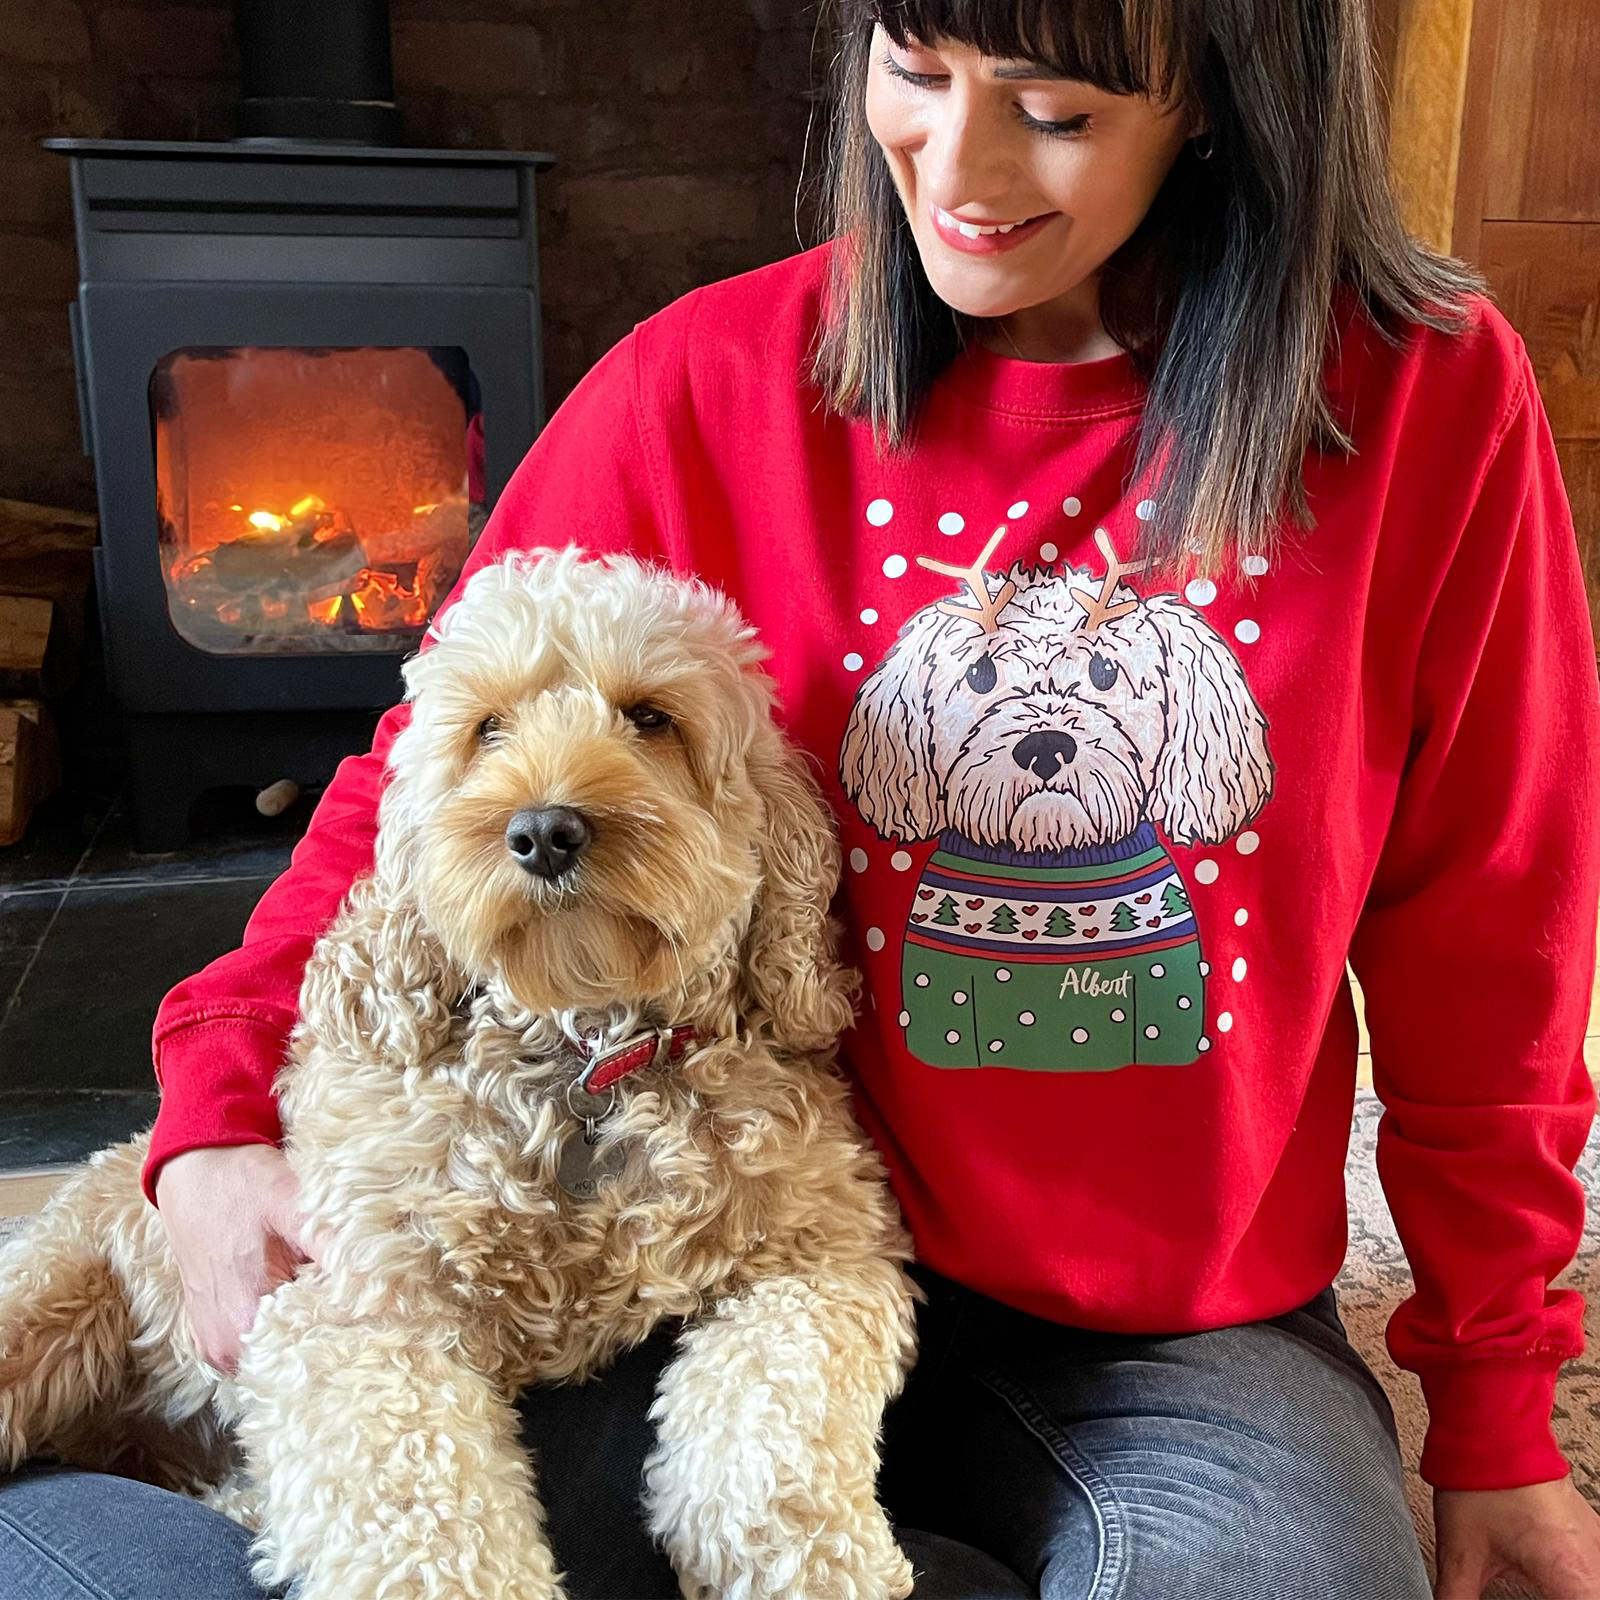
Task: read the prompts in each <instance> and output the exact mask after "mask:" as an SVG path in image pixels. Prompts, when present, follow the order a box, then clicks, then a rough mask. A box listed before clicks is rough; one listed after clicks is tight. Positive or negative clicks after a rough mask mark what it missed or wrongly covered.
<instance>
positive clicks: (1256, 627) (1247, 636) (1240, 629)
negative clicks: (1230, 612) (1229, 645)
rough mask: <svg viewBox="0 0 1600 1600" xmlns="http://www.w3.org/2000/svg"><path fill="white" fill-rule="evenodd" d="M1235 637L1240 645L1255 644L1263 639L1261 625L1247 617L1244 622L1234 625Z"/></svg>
mask: <svg viewBox="0 0 1600 1600" xmlns="http://www.w3.org/2000/svg"><path fill="white" fill-rule="evenodd" d="M1233 636H1234V638H1235V639H1237V640H1238V641H1239V643H1240V644H1254V643H1255V642H1256V640H1257V639H1259V638H1260V637H1261V624H1260V623H1259V622H1252V621H1251V620H1250V619H1249V617H1245V618H1244V619H1243V620H1242V621H1239V622H1236V623H1234V625H1233Z"/></svg>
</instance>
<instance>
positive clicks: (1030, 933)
mask: <svg viewBox="0 0 1600 1600" xmlns="http://www.w3.org/2000/svg"><path fill="white" fill-rule="evenodd" d="M1022 937H1023V938H1024V939H1037V938H1038V937H1039V930H1038V929H1037V928H1024V929H1023V930H1022Z"/></svg>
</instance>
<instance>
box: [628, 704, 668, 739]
mask: <svg viewBox="0 0 1600 1600" xmlns="http://www.w3.org/2000/svg"><path fill="white" fill-rule="evenodd" d="M623 715H624V716H625V717H626V718H627V719H628V721H629V722H631V723H632V724H633V725H634V727H636V728H641V729H644V730H645V731H646V732H652V733H653V732H654V731H655V730H656V729H657V728H670V727H671V726H672V718H671V717H669V716H668V715H667V713H666V712H665V711H663V710H662V709H661V708H660V707H659V706H652V705H637V706H629V707H628V709H627V710H626V711H625V712H623Z"/></svg>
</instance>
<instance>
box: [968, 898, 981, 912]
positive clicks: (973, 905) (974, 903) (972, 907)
mask: <svg viewBox="0 0 1600 1600" xmlns="http://www.w3.org/2000/svg"><path fill="white" fill-rule="evenodd" d="M982 904H983V901H982V900H981V899H980V900H969V901H967V910H968V911H976V910H977V909H978V907H979V906H981V905H982Z"/></svg>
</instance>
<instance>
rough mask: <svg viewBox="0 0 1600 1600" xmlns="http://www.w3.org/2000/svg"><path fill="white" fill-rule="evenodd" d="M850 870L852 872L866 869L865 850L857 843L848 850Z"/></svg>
mask: <svg viewBox="0 0 1600 1600" xmlns="http://www.w3.org/2000/svg"><path fill="white" fill-rule="evenodd" d="M850 870H851V871H852V872H865V871H866V870H867V852H866V851H865V850H863V849H862V848H861V847H860V846H859V845H857V847H856V848H855V849H854V850H852V851H851V852H850Z"/></svg>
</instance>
